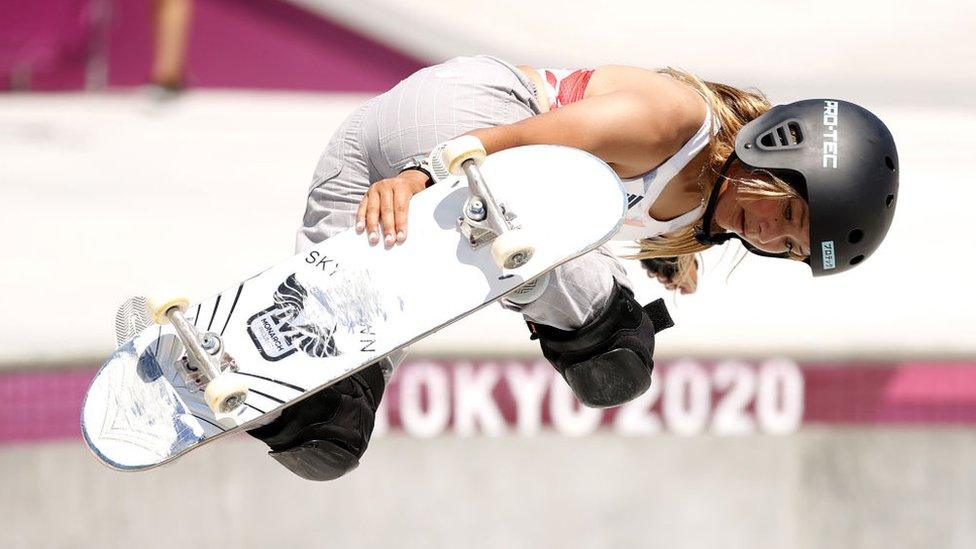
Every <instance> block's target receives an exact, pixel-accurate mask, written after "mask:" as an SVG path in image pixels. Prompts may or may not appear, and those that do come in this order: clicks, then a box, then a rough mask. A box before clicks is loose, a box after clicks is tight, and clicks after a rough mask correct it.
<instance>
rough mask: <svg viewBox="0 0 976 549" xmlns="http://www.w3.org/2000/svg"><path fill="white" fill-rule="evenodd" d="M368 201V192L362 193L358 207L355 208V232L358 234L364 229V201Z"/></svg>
mask: <svg viewBox="0 0 976 549" xmlns="http://www.w3.org/2000/svg"><path fill="white" fill-rule="evenodd" d="M367 202H369V193H368V192H367V193H366V194H364V195H363V199H362V200H360V201H359V207H358V208H356V234H360V233H362V232H363V231H365V230H366V203H367Z"/></svg>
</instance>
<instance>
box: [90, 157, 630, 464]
mask: <svg viewBox="0 0 976 549" xmlns="http://www.w3.org/2000/svg"><path fill="white" fill-rule="evenodd" d="M481 170H482V173H483V174H484V177H485V180H486V181H487V183H488V185H489V186H490V188H491V191H492V193H493V194H494V196H495V198H496V199H497V200H498V201H499V202H501V203H503V204H505V206H506V207H507V208H508V210H509V211H512V212H514V213H515V214H516V216H517V218H516V220H515V221H516V223H517V224H518V225H520V226H521V230H523V231H527V232H528V234H530V235H532V237H533V238H532V239H531V240H532V242H533V244H534V245H535V247H536V251H535V255H534V256H533V257H532V259H531V260H530V261H529V262H528V264H526V265H524V266H522V267H520V268H518V269H513V270H507V269H502V268H499V267H497V266H496V265H495V263H494V261H493V260H492V258H491V252H490V244H489V245H487V246H484V247H481V248H478V249H473V248H472V246H471V245H470V244H469V242H468V240H467V238H466V237H465V236H464V235H463V234H462V233H461V231H460V230H459V228H458V217H459V216H460V214H461V208H462V205H463V204H464V201H465V199H466V198H467V197H468V195H469V192H468V186H467V182H466V179H465V178H464V177H461V178H452V179H449V180H446V181H442V182H440V183H438V184H437V185H434V186H432V187H431V188H429V189H427V190H425V191H424V192H422V193H420V194H417V195H416V196H414V197H413V199H412V200H411V202H410V212H409V231H408V236H407V240H406V242H405V243H404V244H402V245H398V246H395V247H393V248H392V249H384V247H383V245H382V244H380V245H377V246H370V245H369V244H368V242H367V239H366V236H365V235H363V234H356V232H355V230H352V229H350V230H348V231H346V232H344V233H341V234H338V235H336V236H334V237H332V238H330V239H328V240H327V241H325V242H322V243H320V244H318V245H317V246H315V247H314V248H312V249H311V250H310V251H308V252H307V253H304V254H299V255H296V256H293V257H291V258H290V259H288V260H286V261H284V262H282V263H280V264H278V265H275V266H273V267H271V268H269V269H267V270H265V271H263V272H261V273H260V274H258V275H256V276H254V277H252V278H250V279H248V280H245V281H244V282H242V283H240V284H238V285H236V286H234V287H232V288H230V289H228V290H226V291H224V292H222V293H220V294H218V295H216V296H214V297H212V298H211V299H208V300H206V301H203V302H201V303H196V304H192V305H190V306H189V307H188V308H187V310H186V313H185V314H186V317H187V319H188V320H190V321H191V322H192V323H193V324H194V325H195V326H196V328H197V329H198V330H200V331H211V332H214V333H216V334H219V335H220V336H221V339H222V341H223V344H224V347H225V348H226V350H227V353H229V354H230V355H231V356H232V357H233V358H234V360H235V361H236V363H237V365H238V367H239V371H238V373H237V374H231V375H237V376H242V377H243V378H244V381H245V382H246V383H247V385H248V387H249V392H248V394H247V399H246V403H245V404H244V406H242V407H241V408H240V410H239V413H237V414H236V415H235V416H233V417H231V418H229V419H223V420H222V421H218V420H217V419H216V418H215V417H214V414H213V413H212V412H211V410H210V408H209V407H208V406H207V405H206V403H205V402H204V400H203V392H202V391H200V390H195V389H191V388H190V387H188V386H187V383H186V382H185V381H184V380H183V378H182V376H181V374H180V373H179V371H178V369H177V367H176V366H175V364H176V362H177V361H178V360H179V359H180V357H181V356H182V355H183V346H182V344H181V343H180V341H179V339H178V338H177V337H176V335H175V334H174V332H173V329H172V326H170V325H155V324H154V325H152V326H150V327H149V328H147V329H145V330H143V331H142V332H141V333H139V334H138V335H137V336H136V337H135V338H133V339H132V340H130V341H128V342H127V343H125V344H123V345H122V346H121V347H119V349H117V350H116V351H115V352H114V353H113V354H112V356H111V357H110V358H109V359H108V360H107V361H106V362H105V363H104V365H103V366H102V368H101V369H100V370H99V372H98V373H97V374H96V376H95V379H94V380H93V381H92V384H91V387H90V388H89V391H88V394H87V396H86V398H85V403H84V405H83V409H82V419H81V423H82V432H83V434H84V438H85V442H86V443H87V445H88V447H89V448H90V449H91V450H92V452H93V453H94V454H95V455H96V456H97V457H98V459H99V460H101V461H102V462H103V463H105V464H106V465H108V466H110V467H112V468H115V469H119V470H127V471H133V470H143V469H149V468H152V467H156V466H158V465H161V464H163V463H166V462H168V461H171V460H173V459H175V458H176V457H178V456H180V455H182V454H184V453H186V452H187V451H189V450H191V449H193V448H195V447H197V446H200V445H201V444H203V443H205V442H208V441H211V440H215V439H216V438H218V437H220V436H223V435H225V434H228V433H230V432H234V431H237V430H239V429H241V428H254V427H257V426H258V425H260V424H263V423H267V422H268V421H269V420H270V418H272V417H273V416H268V415H267V414H272V413H275V412H277V411H278V410H279V408H280V407H282V406H286V405H288V404H291V403H294V402H296V401H297V400H300V399H301V398H304V397H305V396H308V395H309V394H311V393H313V392H315V391H317V390H319V389H321V388H324V387H325V386H328V385H330V384H332V383H334V382H336V381H338V380H340V379H342V378H344V377H346V376H348V375H350V374H352V373H353V372H355V371H357V370H359V369H361V368H363V367H365V366H368V365H370V364H372V363H374V362H376V361H377V360H379V359H380V358H382V357H384V356H386V355H388V354H390V353H391V352H393V351H395V350H397V349H400V348H402V347H405V346H408V345H410V344H411V343H413V342H415V341H417V340H419V339H421V338H423V337H425V336H427V335H429V334H431V333H433V332H435V331H437V330H439V329H440V328H442V327H444V326H446V325H448V324H450V323H452V322H455V321H456V320H458V319H460V318H462V317H464V316H466V315H468V314H471V313H473V312H474V311H477V310H478V309H480V308H482V307H484V306H485V305H488V304H489V303H492V302H493V301H496V300H498V299H499V298H501V297H502V296H504V295H505V294H506V293H509V292H511V291H512V290H514V289H516V288H518V287H519V286H520V285H522V284H523V283H525V282H527V281H529V280H532V279H534V278H536V277H538V276H539V275H541V274H543V273H545V272H548V271H549V270H551V269H553V268H555V267H556V266H558V265H560V264H562V263H564V262H566V261H568V260H570V259H573V258H575V257H578V256H580V255H582V254H584V253H586V252H589V251H591V250H593V249H595V248H597V247H598V246H600V245H601V244H603V243H604V242H606V241H607V240H609V239H610V238H611V237H612V236H613V235H614V234H615V233H616V232H617V230H618V229H619V227H620V224H621V223H622V219H623V216H624V214H625V212H626V209H627V199H626V194H625V192H624V189H623V187H622V185H621V183H620V180H619V179H618V178H617V176H616V174H615V173H614V172H613V170H611V169H610V167H609V166H607V165H606V164H605V163H604V162H602V161H601V160H599V159H598V158H596V157H594V156H592V155H590V154H588V153H586V152H583V151H580V150H576V149H571V148H567V147H559V146H551V145H533V146H527V147H519V148H515V149H509V150H506V151H502V152H499V153H496V154H493V155H491V156H489V157H488V158H487V159H486V160H485V162H484V164H483V165H482V167H481Z"/></svg>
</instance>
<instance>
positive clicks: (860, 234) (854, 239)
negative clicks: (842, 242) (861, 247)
mask: <svg viewBox="0 0 976 549" xmlns="http://www.w3.org/2000/svg"><path fill="white" fill-rule="evenodd" d="M862 238H864V231H862V230H861V229H854V230H853V231H851V232H850V234H848V235H847V241H848V242H850V243H851V244H857V243H858V242H860V241H861V239H862Z"/></svg>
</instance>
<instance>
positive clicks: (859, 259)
mask: <svg viewBox="0 0 976 549" xmlns="http://www.w3.org/2000/svg"><path fill="white" fill-rule="evenodd" d="M862 261H864V256H863V255H858V256H854V258H853V259H851V265H857V264H858V263H860V262H862Z"/></svg>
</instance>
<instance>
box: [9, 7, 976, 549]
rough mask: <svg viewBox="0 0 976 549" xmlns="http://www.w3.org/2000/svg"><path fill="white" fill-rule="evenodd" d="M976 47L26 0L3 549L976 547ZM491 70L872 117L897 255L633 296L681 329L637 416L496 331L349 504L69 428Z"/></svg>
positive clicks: (678, 28) (16, 27)
mask: <svg viewBox="0 0 976 549" xmlns="http://www.w3.org/2000/svg"><path fill="white" fill-rule="evenodd" d="M973 29H976V4H973V3H971V2H957V1H954V0H952V1H950V0H927V1H925V2H922V1H917V0H913V1H908V2H894V1H888V0H855V1H852V2H848V3H843V4H841V3H836V2H828V3H814V2H807V3H799V2H774V1H772V0H740V1H739V2H734V3H732V2H717V1H713V0H704V1H700V2H693V3H691V2H689V3H679V2H657V1H648V0H604V1H602V2H584V1H575V0H536V1H534V2H531V3H526V2H514V1H511V0H495V1H492V2H483V1H480V2H479V1H475V0H453V1H452V2H450V3H446V2H437V1H433V0H357V1H355V2H353V1H350V0H156V1H152V0H3V3H2V16H0V89H2V90H4V92H3V93H0V253H2V259H0V265H2V268H0V304H2V309H3V311H4V314H3V315H2V316H0V547H4V548H21V547H133V546H134V547H145V548H157V547H159V548H164V547H165V548H172V547H202V546H212V545H217V544H219V545H229V546H234V547H272V546H279V545H282V546H284V545H287V546H292V547H324V546H330V547H550V546H559V547H668V548H685V547H687V548H712V547H729V548H733V547H734V548H738V547H741V548H750V549H752V548H793V547H798V548H823V547H839V548H848V547H849V548H875V547H877V548H892V547H906V548H916V547H917V548H964V547H965V548H970V547H976V312H974V309H976V307H974V305H976V297H974V290H973V280H974V274H976V260H974V255H973V252H974V251H976V247H974V245H973V241H972V237H971V236H970V234H969V233H970V232H971V226H972V213H971V209H972V206H971V205H972V203H973V198H974V193H976V177H974V176H973V175H972V169H971V167H970V166H969V165H968V164H969V162H970V161H971V159H972V154H973V148H974V145H976V138H974V137H973V135H972V132H971V130H970V129H969V128H970V127H971V126H973V125H976V72H974V71H973V68H972V66H973V65H972V60H973V59H976V38H973ZM477 53H489V54H494V55H497V56H501V57H503V58H505V59H507V60H509V61H511V62H513V63H516V64H531V65H535V66H544V67H567V68H568V67H580V66H594V65H599V64H631V65H638V66H644V67H661V66H668V65H670V66H676V67H681V68H684V69H687V70H690V71H692V72H694V73H696V74H697V75H698V76H700V77H702V78H705V79H709V80H715V81H722V82H727V83H731V84H735V85H739V86H744V87H749V86H755V87H759V88H760V89H762V90H763V91H765V92H766V93H767V94H768V95H769V96H770V98H771V99H772V100H773V101H774V102H789V101H793V100H796V99H800V98H804V97H814V96H830V97H839V98H843V99H848V100H852V101H855V102H858V103H860V104H862V105H864V106H866V107H868V108H870V109H871V110H872V111H874V112H876V113H877V114H879V115H880V116H881V118H883V119H884V120H885V121H886V122H887V124H888V125H889V127H890V128H891V130H892V132H893V134H894V135H895V137H896V140H897V142H898V146H899V155H900V167H901V170H902V174H901V181H902V184H901V195H900V197H899V205H898V215H897V216H896V218H895V221H894V225H893V226H892V229H891V231H890V233H889V236H888V239H887V241H886V242H885V245H884V246H883V247H882V248H881V249H880V250H879V252H878V253H876V254H875V255H874V256H872V257H871V259H870V260H869V261H867V262H866V263H865V264H864V265H863V266H861V267H859V268H858V269H856V270H854V271H852V272H851V273H848V274H845V275H843V276H839V277H827V278H824V279H817V280H813V279H812V278H811V277H810V276H809V274H808V270H807V268H806V267H805V266H803V265H800V264H792V263H791V262H782V261H781V262H777V261H773V260H763V259H759V258H753V257H747V258H745V259H744V260H742V261H741V263H738V261H739V260H740V258H741V256H742V253H741V250H739V249H738V248H737V247H734V246H729V247H728V248H727V249H724V250H723V249H718V250H712V251H709V252H708V253H706V254H705V256H704V258H703V260H704V268H705V271H704V275H703V277H702V280H701V282H700V286H699V291H698V292H697V293H696V294H694V295H689V296H674V295H671V294H669V293H668V292H666V291H664V289H663V288H662V287H661V286H660V285H658V284H657V283H656V282H652V281H650V280H648V279H646V278H645V277H644V275H643V273H642V271H641V270H640V268H639V266H638V265H636V264H634V265H629V268H630V271H631V275H632V277H633V278H634V279H635V280H637V281H638V298H639V299H641V300H643V301H645V302H646V300H649V299H652V298H656V297H658V296H663V297H665V298H666V300H667V302H668V304H669V306H670V308H671V310H672V313H673V315H674V316H675V318H676V320H677V326H676V327H675V328H674V329H672V330H669V331H667V332H664V333H662V334H661V335H660V336H659V337H658V339H657V352H656V357H657V359H658V366H657V368H656V370H655V382H654V384H653V386H652V390H651V391H650V392H649V393H648V394H647V395H645V396H644V397H642V398H641V399H639V400H638V401H635V402H634V403H631V404H630V405H628V406H626V407H623V408H621V409H618V410H614V411H611V412H601V411H594V410H587V409H581V408H579V407H578V405H576V404H575V403H574V401H573V399H572V396H571V395H570V394H569V392H568V390H567V389H566V387H565V384H564V383H563V382H562V381H561V380H560V379H558V378H554V375H553V373H552V370H551V368H550V367H549V366H548V364H547V363H545V362H544V361H543V360H542V358H541V354H540V353H539V351H538V347H537V346H536V344H535V343H534V342H530V341H529V340H528V334H527V332H526V329H525V326H524V324H523V323H522V322H521V321H520V318H519V317H518V316H515V315H513V314H511V313H508V312H506V311H502V310H501V309H499V308H497V307H493V308H490V309H486V310H483V311H482V312H480V313H478V314H476V315H473V316H471V317H469V318H467V319H465V320H463V321H461V322H459V323H457V324H455V325H453V326H451V327H449V328H448V329H445V330H443V331H442V332H440V333H438V334H436V335H435V336H433V337H431V338H429V339H427V340H425V341H423V342H422V343H419V344H417V345H416V346H415V347H414V349H413V352H412V355H411V358H410V359H409V360H408V362H407V363H406V364H405V365H404V366H402V367H401V369H400V370H398V372H397V374H396V376H395V378H394V381H393V385H392V387H391V388H390V389H389V391H388V393H387V396H386V397H385V400H384V403H383V407H382V408H381V414H380V419H379V424H378V426H377V431H378V432H377V435H376V437H375V438H374V440H373V442H372V444H371V447H370V450H369V452H367V454H366V456H365V458H364V461H363V463H362V466H361V467H360V468H359V470H357V471H355V472H354V473H352V474H351V475H349V476H347V477H345V478H342V479H341V480H339V481H336V482H332V483H328V484H316V483H310V482H307V481H303V480H300V479H298V478H297V477H294V476H292V475H291V474H289V473H288V472H287V471H285V470H284V469H283V468H281V467H280V466H278V465H277V464H276V463H274V462H273V461H272V460H271V459H269V458H267V457H266V456H265V455H264V453H263V445H261V444H260V443H258V442H256V441H254V440H251V439H249V438H248V437H246V436H240V437H237V438H235V439H232V440H230V441H228V442H227V443H221V444H215V445H212V446H208V447H206V448H202V449H200V450H199V451H196V452H194V453H193V454H191V455H190V456H187V457H186V458H185V459H182V460H180V461H179V462H177V463H175V464H173V465H171V466H168V467H164V468H162V469H159V470H154V471H151V472H146V473H139V474H122V473H116V472H112V471H110V470H108V469H107V468H105V467H103V466H101V465H99V464H98V463H97V462H96V461H95V459H94V458H93V457H91V456H90V455H89V454H88V452H87V450H86V449H85V448H84V445H83V443H82V441H81V438H80V435H79V428H78V421H79V419H78V417H79V408H80V404H81V399H82V397H83V395H84V392H85V390H86V388H87V384H88V381H89V380H90V379H91V377H92V375H93V373H94V370H95V369H96V368H97V367H98V365H99V364H100V363H101V360H102V359H103V358H104V357H105V356H107V355H108V354H109V353H110V352H111V351H112V349H113V348H114V345H115V344H114V337H113V325H112V324H113V318H114V312H115V308H116V307H117V305H118V304H120V303H121V302H122V301H123V300H124V299H125V298H126V297H127V296H129V295H132V294H138V293H142V292H145V291H146V290H147V288H148V289H154V288H159V287H161V286H162V287H167V288H177V289H179V290H180V291H184V292H187V293H189V294H190V295H191V296H196V297H201V298H202V297H205V296H207V295H209V294H211V293H214V292H216V291H217V290H219V289H221V288H224V287H226V286H229V285H231V284H234V283H236V281H238V280H241V279H243V278H244V277H246V276H248V275H251V274H253V273H254V272H257V271H259V270H260V269H262V268H263V267H265V266H267V265H270V264H272V263H275V262H277V261H279V260H281V259H283V258H285V257H287V256H289V255H290V254H291V252H292V246H293V242H294V231H295V229H296V228H297V227H298V224H299V222H300V219H301V215H302V213H303V210H304V203H305V200H304V198H305V193H306V190H307V186H308V184H309V183H310V181H311V174H312V170H313V168H314V165H315V162H316V160H317V158H318V155H319V153H320V152H321V150H322V149H323V148H324V147H325V145H326V143H327V141H328V139H329V137H330V135H331V132H332V130H333V129H334V128H335V127H336V126H337V125H338V124H339V122H340V121H341V120H342V119H343V118H344V117H345V116H346V115H347V114H348V113H349V112H350V111H351V110H352V109H353V108H354V107H355V106H357V105H358V104H360V103H361V102H363V101H364V100H366V99H367V98H369V97H371V96H373V95H375V94H378V93H380V92H382V91H384V90H386V89H388V88H390V87H391V86H393V85H394V84H396V83H397V82H398V81H399V80H400V79H402V78H404V77H405V76H407V75H408V74H410V73H411V72H413V71H414V70H416V69H418V68H420V67H422V66H425V65H428V64H433V63H437V62H440V61H443V60H446V59H449V58H451V57H454V56H457V55H472V54H477ZM737 263H738V266H735V265H736V264H737ZM733 267H735V268H734V270H733Z"/></svg>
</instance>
